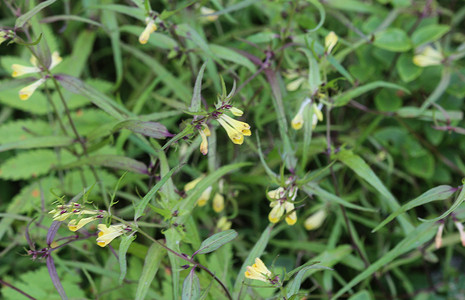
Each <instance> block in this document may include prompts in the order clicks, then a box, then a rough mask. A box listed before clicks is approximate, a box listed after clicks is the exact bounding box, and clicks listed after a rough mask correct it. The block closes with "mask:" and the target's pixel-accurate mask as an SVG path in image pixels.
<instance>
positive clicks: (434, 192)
mask: <svg viewBox="0 0 465 300" xmlns="http://www.w3.org/2000/svg"><path fill="white" fill-rule="evenodd" d="M455 191H456V189H455V188H453V187H451V186H449V185H440V186H437V187H434V188H432V189H430V190H428V191H426V192H424V193H423V194H421V195H420V196H418V197H417V198H415V199H413V200H411V201H409V202H408V203H407V204H404V205H402V207H400V208H399V209H398V210H396V211H395V212H393V213H392V214H390V215H389V217H387V218H386V219H385V220H384V221H383V222H381V223H380V224H379V225H378V226H376V228H375V229H373V230H372V232H376V231H378V230H379V229H381V228H382V227H384V226H385V225H386V224H387V223H389V222H391V221H392V220H393V219H394V218H396V217H397V216H398V215H400V214H402V213H404V212H406V211H408V210H410V209H412V208H414V207H417V206H420V205H425V204H427V203H430V202H432V201H438V200H446V199H448V198H449V197H451V196H452V195H453V194H454V193H455Z"/></svg>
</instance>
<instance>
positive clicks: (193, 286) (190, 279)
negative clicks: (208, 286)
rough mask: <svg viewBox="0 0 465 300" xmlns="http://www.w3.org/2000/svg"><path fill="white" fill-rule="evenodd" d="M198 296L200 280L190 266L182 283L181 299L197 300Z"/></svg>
mask: <svg viewBox="0 0 465 300" xmlns="http://www.w3.org/2000/svg"><path fill="white" fill-rule="evenodd" d="M199 297H200V282H199V278H198V277H197V275H196V274H195V268H192V269H191V271H190V272H189V275H187V276H186V278H185V279H184V283H183V284H182V300H197V299H199Z"/></svg>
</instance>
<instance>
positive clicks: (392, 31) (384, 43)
mask: <svg viewBox="0 0 465 300" xmlns="http://www.w3.org/2000/svg"><path fill="white" fill-rule="evenodd" d="M373 45H375V46H376V47H379V48H381V49H384V50H388V51H392V52H405V51H408V50H410V49H411V48H412V45H411V42H410V39H409V38H408V36H407V34H406V33H405V31H403V30H402V29H399V28H388V29H386V30H383V31H380V32H378V33H377V34H375V40H374V42H373Z"/></svg>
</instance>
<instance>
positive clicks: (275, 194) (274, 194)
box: [267, 186, 286, 200]
mask: <svg viewBox="0 0 465 300" xmlns="http://www.w3.org/2000/svg"><path fill="white" fill-rule="evenodd" d="M285 194H286V193H285V190H284V188H283V187H282V186H280V187H279V188H277V189H275V190H271V191H269V192H268V193H267V195H268V197H269V198H271V199H274V200H277V199H281V198H284V196H285Z"/></svg>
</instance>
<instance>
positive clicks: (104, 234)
mask: <svg viewBox="0 0 465 300" xmlns="http://www.w3.org/2000/svg"><path fill="white" fill-rule="evenodd" d="M97 228H98V230H99V233H98V237H97V245H99V246H100V247H105V246H106V245H108V244H110V243H111V241H113V240H114V239H115V238H117V237H119V236H120V235H122V234H123V233H124V225H110V227H107V225H105V224H98V227H97Z"/></svg>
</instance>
